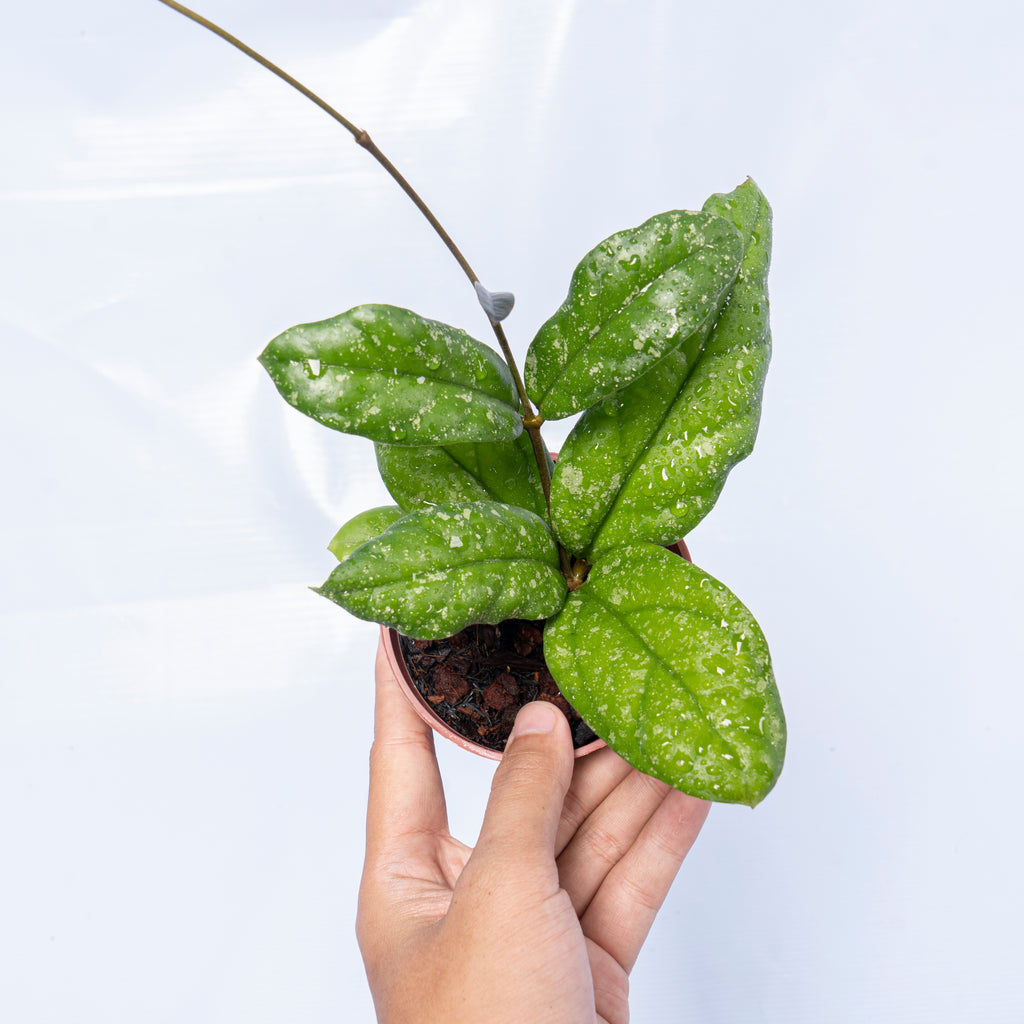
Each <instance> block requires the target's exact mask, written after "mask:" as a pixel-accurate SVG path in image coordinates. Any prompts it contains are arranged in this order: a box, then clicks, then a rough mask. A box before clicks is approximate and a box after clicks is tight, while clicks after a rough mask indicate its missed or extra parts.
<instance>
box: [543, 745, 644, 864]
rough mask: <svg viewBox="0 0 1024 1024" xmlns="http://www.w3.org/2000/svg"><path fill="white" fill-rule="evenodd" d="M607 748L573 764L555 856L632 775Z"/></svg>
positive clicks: (627, 766) (616, 755) (624, 764)
mask: <svg viewBox="0 0 1024 1024" xmlns="http://www.w3.org/2000/svg"><path fill="white" fill-rule="evenodd" d="M633 770H634V769H633V768H631V767H630V766H629V765H628V764H627V763H626V762H625V761H623V760H622V758H621V757H619V755H618V754H616V753H615V751H613V750H612V749H611V748H610V747H604V748H603V749H601V750H596V751H594V753H592V754H588V755H587V756H586V757H580V758H577V759H576V760H575V762H574V763H573V772H572V782H571V783H570V785H569V792H568V793H566V794H565V806H564V807H563V808H562V820H561V821H560V822H559V824H558V835H557V836H556V838H555V856H556V857H557V856H558V855H559V854H561V852H562V851H563V850H564V849H565V848H566V846H567V845H568V844H569V842H570V841H571V840H572V837H573V836H574V835H575V834H576V831H577V829H579V827H580V826H581V825H582V824H583V822H584V821H586V820H587V818H588V817H590V815H591V814H592V813H593V811H594V810H595V808H597V807H598V806H600V804H601V803H602V801H604V799H605V798H606V797H607V796H608V794H609V793H611V792H612V791H613V790H614V789H615V787H616V786H618V784H619V783H620V782H621V781H622V780H623V779H624V778H625V777H626V776H627V775H629V774H630V772H632V771H633Z"/></svg>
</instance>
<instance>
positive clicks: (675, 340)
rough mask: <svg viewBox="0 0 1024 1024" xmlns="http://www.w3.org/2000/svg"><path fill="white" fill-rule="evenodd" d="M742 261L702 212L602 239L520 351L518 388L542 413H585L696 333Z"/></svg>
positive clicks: (721, 226)
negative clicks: (522, 377) (521, 385)
mask: <svg viewBox="0 0 1024 1024" xmlns="http://www.w3.org/2000/svg"><path fill="white" fill-rule="evenodd" d="M742 256H743V242H742V239H741V238H740V236H739V234H738V232H737V231H736V228H735V227H734V226H733V225H732V224H731V223H730V222H729V221H728V220H725V219H723V218H720V217H716V216H714V215H713V214H710V213H704V212H701V213H690V212H683V211H679V210H674V211H671V212H669V213H663V214H660V215H659V216H657V217H652V218H651V219H650V220H648V221H646V222H645V223H644V224H641V225H640V227H638V228H633V229H631V230H628V231H621V232H619V233H618V234H616V235H612V236H611V238H608V239H605V241H603V242H602V243H601V244H600V245H599V246H597V248H596V249H593V250H592V251H591V252H589V253H588V254H587V255H586V256H585V257H584V258H583V260H582V262H581V263H580V264H579V266H578V267H577V268H576V270H575V272H574V273H573V276H572V282H571V283H570V285H569V294H568V296H567V297H566V300H565V302H563V303H562V305H561V306H560V307H559V309H558V311H557V312H556V313H555V315H554V316H552V317H551V319H550V320H548V321H547V323H546V324H544V326H543V327H541V329H540V331H539V332H538V333H537V336H536V337H535V338H534V340H533V343H532V344H531V345H530V350H529V352H528V353H527V357H526V367H525V369H526V387H527V391H528V393H529V395H530V397H531V398H532V399H533V400H534V401H535V402H536V404H537V407H538V409H539V411H540V413H541V415H543V416H544V417H545V418H546V419H559V418H561V417H563V416H568V415H570V414H571V413H574V412H579V411H580V410H581V409H586V408H589V407H590V406H592V405H593V404H594V403H595V402H597V401H599V400H600V399H602V398H604V397H605V396H607V395H610V394H612V393H613V392H615V391H618V390H619V389H620V388H623V387H625V386H626V385H627V384H630V383H632V382H633V381H634V380H636V379H637V378H638V377H640V376H641V375H642V374H644V373H646V372H647V371H648V370H650V369H651V368H652V367H654V366H656V365H657V364H658V363H659V362H661V361H662V360H663V359H664V358H665V357H666V356H667V355H669V353H671V352H672V351H674V350H675V349H677V348H678V347H679V346H680V345H682V344H683V343H684V342H685V341H687V339H689V338H692V337H693V336H694V335H698V336H699V335H700V334H701V332H702V331H703V330H706V329H707V327H708V326H709V325H710V324H711V323H712V322H713V321H714V319H715V317H717V315H718V311H719V309H720V308H721V305H722V303H723V302H724V301H725V297H726V295H727V294H728V291H729V287H730V286H731V285H732V283H733V281H734V280H735V279H736V274H737V272H738V270H739V266H740V259H741V258H742Z"/></svg>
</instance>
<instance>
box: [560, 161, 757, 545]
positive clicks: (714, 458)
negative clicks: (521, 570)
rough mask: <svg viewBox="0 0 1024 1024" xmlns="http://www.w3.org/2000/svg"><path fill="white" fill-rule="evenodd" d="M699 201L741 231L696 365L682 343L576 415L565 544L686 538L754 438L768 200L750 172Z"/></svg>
mask: <svg viewBox="0 0 1024 1024" xmlns="http://www.w3.org/2000/svg"><path fill="white" fill-rule="evenodd" d="M705 209H707V210H709V211H711V212H713V213H716V214H720V215H721V216H722V217H728V218H729V219H730V220H731V221H732V222H733V223H734V224H735V225H736V227H737V228H738V229H739V231H740V232H741V234H742V238H743V243H744V246H745V251H744V256H743V263H742V267H741V270H740V274H739V276H738V278H737V280H736V283H735V285H734V286H733V289H732V291H731V293H730V295H729V298H728V302H727V304H726V306H725V308H724V309H723V310H722V313H721V316H720V317H719V318H718V321H717V322H716V323H715V325H714V328H713V330H712V331H711V333H710V335H709V337H708V339H707V341H706V342H705V343H704V346H703V351H702V352H701V354H700V358H699V360H698V361H697V362H696V365H694V364H693V362H692V361H691V359H690V357H689V354H688V353H686V352H685V351H683V350H679V351H677V352H674V353H672V354H671V355H670V356H668V357H667V358H666V359H665V360H663V361H662V363H661V364H659V365H658V366H656V367H655V368H654V369H653V370H652V371H651V372H650V373H648V374H647V375H646V376H644V377H642V378H641V379H640V380H639V381H637V382H636V383H635V384H632V385H631V386H630V387H628V388H625V389H624V390H622V391H620V392H619V393H618V394H616V395H613V396H612V397H611V398H609V399H607V400H606V401H604V402H602V403H601V404H600V405H598V406H596V407H594V408H593V409H589V410H588V411H587V412H586V413H584V415H583V416H582V417H581V418H580V420H579V422H578V423H577V424H576V427H575V428H574V430H573V432H572V434H571V435H570V437H569V439H568V440H567V441H566V443H565V444H564V445H563V446H562V449H561V452H560V453H559V457H558V463H557V464H556V466H555V472H554V479H553V481H552V490H551V506H552V518H553V522H554V525H555V531H556V532H557V534H558V536H559V538H560V539H561V541H562V543H563V544H564V545H565V546H566V547H567V548H569V549H570V550H571V551H574V552H589V551H592V550H598V549H600V548H606V547H609V546H611V545H615V544H622V543H629V542H631V541H634V540H647V541H653V542H655V543H658V544H669V543H671V542H673V541H675V540H678V539H679V538H680V537H683V536H685V535H686V534H687V533H688V532H689V531H690V530H692V529H693V527H694V526H696V525H697V523H699V522H700V521H701V519H703V518H704V516H705V515H707V513H708V512H709V511H710V510H711V508H712V507H713V506H714V504H715V501H716V500H717V499H718V495H719V494H720V493H721V490H722V487H723V486H724V484H725V480H726V477H727V476H728V474H729V471H730V470H731V469H732V467H733V466H734V465H735V464H736V463H737V462H739V461H740V460H741V459H743V458H745V457H746V456H747V455H749V454H750V451H751V449H752V448H753V446H754V439H755V438H756V436H757V428H758V423H759V420H760V415H761V394H762V391H763V388H764V378H765V374H766V373H767V370H768V361H769V358H770V356H771V333H770V331H769V328H768V290H767V276H768V264H769V260H770V255H771V209H770V207H769V206H768V202H767V200H766V199H765V198H764V196H763V195H762V193H761V191H760V189H759V188H758V187H757V185H755V184H754V182H753V181H751V180H749V179H748V180H747V181H746V182H744V184H742V185H740V186H739V188H737V189H736V190H735V191H734V192H732V193H730V194H728V195H715V196H712V197H711V198H710V199H709V200H708V201H707V203H705Z"/></svg>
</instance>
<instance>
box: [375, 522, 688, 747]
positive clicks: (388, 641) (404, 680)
mask: <svg viewBox="0 0 1024 1024" xmlns="http://www.w3.org/2000/svg"><path fill="white" fill-rule="evenodd" d="M669 550H670V551H675V553H676V554H677V555H680V556H681V557H682V558H685V559H686V560H687V561H688V562H690V561H692V559H691V558H690V552H689V550H688V549H687V547H686V544H685V542H684V541H678V542H677V543H675V544H673V545H672V546H671V547H670V548H669ZM380 632H381V637H382V639H383V641H384V653H385V655H386V656H387V659H388V664H389V665H390V666H391V671H392V672H394V674H395V678H396V679H397V680H398V684H399V685H400V686H401V687H402V689H403V691H404V692H405V695H406V697H408V698H409V703H410V704H411V705H412V706H413V710H414V711H415V712H416V714H418V715H419V716H420V718H422V719H423V721H424V722H426V723H427V725H429V726H430V728H431V729H433V730H434V731H435V732H436V733H438V734H440V735H441V736H444V737H445V739H449V740H451V741H452V743H455V744H457V745H458V746H460V747H462V749H463V750H468V751H470V752H471V753H474V754H479V755H480V756H481V757H489V758H490V759H491V760H492V761H500V760H501V751H500V750H492V749H491V748H490V747H485V746H483V745H482V744H480V743H474V742H473V741H472V740H468V739H466V737H465V736H462V735H460V734H459V733H457V732H456V731H455V730H454V729H453V728H452V727H451V726H450V725H449V724H448V723H447V722H445V721H444V720H443V719H442V718H440V717H439V716H438V715H437V714H435V712H434V709H433V708H432V707H431V706H430V703H429V702H428V701H427V700H426V698H425V697H424V696H423V694H421V693H420V691H419V690H417V689H416V684H415V683H414V682H413V681H412V676H410V675H409V668H408V666H407V665H406V663H405V657H404V655H403V654H402V647H401V644H400V642H399V633H398V630H397V629H391V628H389V627H388V626H381V627H380ZM605 745H606V744H605V742H604V740H602V739H597V740H594V742H593V743H588V744H587V745H586V746H585V747H577V748H576V751H575V753H576V757H583V756H585V755H586V754H592V753H593V752H594V751H595V750H600V749H601V748H602V747H603V746H605Z"/></svg>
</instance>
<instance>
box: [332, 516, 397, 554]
mask: <svg viewBox="0 0 1024 1024" xmlns="http://www.w3.org/2000/svg"><path fill="white" fill-rule="evenodd" d="M404 515H405V512H404V511H403V510H402V509H400V508H399V507H398V506H397V505H379V506H378V507H377V508H368V509H367V510H366V511H365V512H360V513H359V515H357V516H353V517H352V518H351V519H350V520H349V521H348V522H347V523H345V525H344V526H342V527H341V529H340V530H338V532H337V533H336V534H335V535H334V538H333V539H332V540H331V543H330V544H328V545H327V550H328V551H330V552H331V554H332V555H334V557H335V558H336V559H337V560H338V561H339V562H340V561H342V559H345V558H348V556H349V555H350V554H352V552H353V551H355V549H356V548H357V547H359V545H360V544H365V543H366V542H367V541H368V540H372V539H373V538H374V537H378V536H380V534H382V533H383V532H384V531H385V530H386V529H387V528H388V527H389V526H390V525H391V524H392V523H395V522H397V521H398V520H399V519H401V518H402V516H404Z"/></svg>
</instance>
